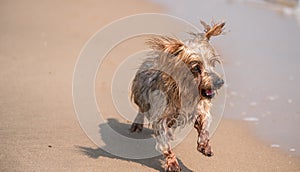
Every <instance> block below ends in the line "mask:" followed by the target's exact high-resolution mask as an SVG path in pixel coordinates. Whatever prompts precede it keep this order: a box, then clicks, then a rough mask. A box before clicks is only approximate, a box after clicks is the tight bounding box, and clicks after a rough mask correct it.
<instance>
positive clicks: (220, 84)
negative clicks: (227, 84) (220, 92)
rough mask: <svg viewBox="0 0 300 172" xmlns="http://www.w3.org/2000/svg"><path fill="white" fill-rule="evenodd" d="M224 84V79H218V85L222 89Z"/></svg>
mask: <svg viewBox="0 0 300 172" xmlns="http://www.w3.org/2000/svg"><path fill="white" fill-rule="evenodd" d="M223 84H224V80H223V79H221V78H220V79H218V80H217V85H219V86H220V87H221V86H222V85H223Z"/></svg>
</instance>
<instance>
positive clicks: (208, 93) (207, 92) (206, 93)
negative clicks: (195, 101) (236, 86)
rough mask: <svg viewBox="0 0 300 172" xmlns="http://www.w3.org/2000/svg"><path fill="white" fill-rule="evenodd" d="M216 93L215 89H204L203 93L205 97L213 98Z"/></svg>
mask: <svg viewBox="0 0 300 172" xmlns="http://www.w3.org/2000/svg"><path fill="white" fill-rule="evenodd" d="M215 94H216V91H215V90H213V89H202V90H201V95H202V96H203V97H205V98H208V99H212V98H213V97H214V96H215Z"/></svg>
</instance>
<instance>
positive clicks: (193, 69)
mask: <svg viewBox="0 0 300 172" xmlns="http://www.w3.org/2000/svg"><path fill="white" fill-rule="evenodd" d="M201 24H202V25H203V26H204V28H205V30H204V33H191V35H192V38H191V39H189V40H187V41H181V40H179V39H176V38H171V37H166V36H159V37H153V38H152V39H151V40H150V41H149V42H148V44H149V45H150V46H151V48H152V49H154V50H156V51H158V52H163V53H167V54H170V55H171V56H168V57H167V58H163V57H162V55H160V60H161V61H160V62H159V65H161V66H163V67H164V68H165V70H167V71H170V72H169V73H172V74H173V75H172V77H173V76H179V78H180V77H181V79H180V80H184V82H187V81H189V80H187V79H186V78H185V77H186V74H185V73H184V72H182V73H181V71H180V69H179V68H177V67H176V65H177V64H179V61H181V62H184V64H185V66H187V67H188V69H189V74H191V73H192V76H193V81H195V82H196V84H197V87H198V89H197V92H198V93H199V95H200V97H201V99H212V98H213V97H214V96H215V94H216V92H217V90H218V89H220V88H221V87H222V85H223V84H224V81H223V79H222V78H221V76H220V75H219V74H218V73H217V72H216V71H215V70H214V68H215V66H216V64H217V63H220V56H219V55H217V53H216V51H215V49H214V48H213V47H212V45H211V44H210V43H209V40H210V38H211V37H212V36H218V35H220V34H221V33H222V31H223V27H224V25H225V23H218V24H212V26H209V25H207V24H206V23H204V22H203V21H201ZM170 68H171V70H170ZM174 73H175V74H174ZM186 84H188V83H185V85H186Z"/></svg>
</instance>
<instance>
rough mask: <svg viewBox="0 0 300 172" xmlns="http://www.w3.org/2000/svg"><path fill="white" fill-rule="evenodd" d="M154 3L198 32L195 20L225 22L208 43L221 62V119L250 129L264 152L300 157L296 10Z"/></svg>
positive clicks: (298, 25) (239, 3)
mask: <svg viewBox="0 0 300 172" xmlns="http://www.w3.org/2000/svg"><path fill="white" fill-rule="evenodd" d="M154 2H157V3H161V4H162V5H163V6H164V7H165V8H166V13H168V14H171V15H175V16H178V17H180V18H183V19H185V20H187V21H189V22H191V23H193V24H195V25H197V26H199V27H200V24H199V20H200V19H201V20H204V21H210V20H211V19H212V18H214V19H215V21H219V20H225V21H226V30H227V31H228V33H227V34H226V35H225V36H220V37H218V38H214V39H213V40H212V43H213V44H214V45H215V47H216V48H217V50H218V52H219V53H220V54H221V55H222V57H223V58H224V63H223V65H224V68H225V73H226V79H227V80H226V84H227V103H226V107H225V111H224V117H226V118H234V119H240V120H245V121H247V122H248V123H251V124H253V126H254V128H255V131H256V133H257V135H258V136H259V137H260V138H261V139H263V140H265V141H266V143H268V144H269V145H270V147H272V148H274V149H282V150H284V151H286V152H288V153H289V154H290V155H297V156H300V134H299V129H300V127H299V123H300V106H299V105H300V98H299V97H300V90H299V88H300V68H299V64H300V46H299V45H300V19H299V16H300V12H299V11H300V8H299V6H298V11H297V10H296V9H295V10H294V9H291V8H287V7H280V6H277V5H270V4H267V3H261V2H259V3H256V2H254V1H241V0H240V1H230V2H229V1H217V0H211V1H199V0H189V1H179V0H176V1H174V0H172V1H171V0H167V1H164V2H159V1H158V0H154ZM245 2H246V3H245ZM296 8H297V7H296ZM297 17H298V18H297ZM274 145H276V146H274Z"/></svg>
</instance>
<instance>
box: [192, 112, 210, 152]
mask: <svg viewBox="0 0 300 172" xmlns="http://www.w3.org/2000/svg"><path fill="white" fill-rule="evenodd" d="M209 124H210V114H209V113H207V114H199V115H198V117H197V118H196V121H195V125H194V127H195V128H196V130H197V131H198V140H197V150H198V151H199V152H201V153H203V154H204V155H205V156H213V151H212V148H211V145H210V143H209V132H208V127H209Z"/></svg>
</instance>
